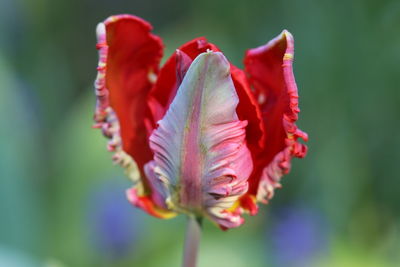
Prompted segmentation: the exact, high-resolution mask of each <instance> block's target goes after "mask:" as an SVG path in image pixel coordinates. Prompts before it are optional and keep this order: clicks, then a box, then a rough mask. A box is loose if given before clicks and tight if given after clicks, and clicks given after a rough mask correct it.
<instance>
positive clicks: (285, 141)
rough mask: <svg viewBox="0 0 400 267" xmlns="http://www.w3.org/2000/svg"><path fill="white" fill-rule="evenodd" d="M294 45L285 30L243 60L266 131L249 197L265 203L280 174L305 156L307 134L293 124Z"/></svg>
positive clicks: (295, 112)
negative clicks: (297, 159) (292, 162)
mask: <svg viewBox="0 0 400 267" xmlns="http://www.w3.org/2000/svg"><path fill="white" fill-rule="evenodd" d="M293 55H294V42H293V37H292V35H291V34H290V33H289V32H288V31H286V30H284V31H283V32H282V33H281V34H280V35H279V36H278V37H276V38H275V39H273V40H272V41H270V42H269V43H268V44H266V45H264V46H260V47H258V48H254V49H250V50H248V51H247V53H246V57H245V60H244V64H245V72H246V73H247V75H248V79H249V81H250V84H251V86H252V88H253V90H254V95H255V97H256V99H257V101H258V103H259V105H260V108H261V112H262V115H263V122H264V127H265V132H266V138H265V144H264V149H263V151H262V153H261V154H259V155H257V160H256V161H255V168H254V171H253V173H252V175H251V178H250V180H249V183H250V189H249V194H250V195H256V196H257V200H258V201H263V202H267V201H268V199H270V198H271V197H272V196H273V191H274V189H275V188H278V187H280V183H279V182H280V179H281V177H282V175H284V174H286V173H288V172H289V170H290V161H291V158H292V157H293V156H295V157H304V156H305V154H306V151H307V147H306V146H305V145H303V144H301V143H299V142H298V139H299V138H301V139H303V140H305V141H307V139H308V137H307V134H306V133H304V132H302V131H301V130H299V129H298V128H297V126H296V124H295V122H296V121H297V119H298V113H299V111H300V110H299V108H298V94H297V86H296V82H295V79H294V75H293V69H292V63H293Z"/></svg>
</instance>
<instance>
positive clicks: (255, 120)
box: [95, 15, 307, 229]
mask: <svg viewBox="0 0 400 267" xmlns="http://www.w3.org/2000/svg"><path fill="white" fill-rule="evenodd" d="M97 36H98V44H97V48H98V49H99V57H100V59H99V66H98V76H97V79H96V82H95V87H96V95H97V107H96V112H95V121H96V125H95V126H96V127H98V128H101V129H102V131H103V134H104V135H105V136H106V137H108V138H109V139H110V141H109V143H108V148H109V150H111V151H114V155H113V159H114V161H115V162H116V163H118V164H120V165H122V166H123V167H124V168H125V169H126V173H127V175H128V177H129V178H130V179H131V180H132V181H133V183H134V185H133V187H132V188H130V189H128V190H127V196H128V199H129V201H130V202H131V203H132V204H134V205H135V206H137V207H140V208H142V209H143V210H145V211H147V212H148V213H150V214H151V215H154V216H156V217H160V218H170V217H173V216H175V215H176V214H177V213H186V214H190V215H194V216H197V217H199V216H201V217H207V218H209V219H210V220H212V221H214V222H216V223H217V224H218V225H220V226H221V227H222V228H224V229H225V228H232V227H237V226H239V225H241V224H242V223H243V221H244V220H243V218H242V213H243V212H248V213H250V214H251V215H254V214H256V213H257V209H258V208H257V204H256V203H257V201H259V202H264V203H266V202H267V201H268V200H269V199H270V198H271V197H272V196H273V193H274V189H275V188H279V187H280V179H281V177H282V176H283V175H284V174H286V173H288V172H289V170H290V161H291V158H292V157H304V156H305V154H306V150H307V147H306V146H305V145H303V144H301V143H299V142H298V139H299V138H302V139H303V140H305V141H306V140H307V134H305V133H304V132H302V131H300V130H299V129H298V128H297V126H296V125H295V122H296V120H297V117H298V113H299V109H298V95H297V87H296V83H295V80H294V76H293V72H292V62H293V51H294V48H293V37H292V35H291V34H290V33H289V32H288V31H286V30H285V31H283V32H282V33H281V34H280V35H279V36H278V37H276V38H275V39H273V40H272V41H270V42H269V43H267V44H266V45H264V46H261V47H258V48H255V49H250V50H248V51H247V53H246V55H245V59H244V65H245V69H244V70H241V69H239V68H237V67H235V66H234V65H232V64H231V63H229V62H228V60H227V59H226V58H225V56H224V55H223V54H222V52H221V51H220V50H219V49H218V47H216V46H215V45H213V44H211V43H209V42H208V41H207V40H206V39H205V38H197V39H194V40H192V41H190V42H188V43H186V44H184V45H182V46H181V47H179V48H178V49H177V50H176V52H175V53H174V54H173V55H172V56H171V57H170V58H169V59H168V60H167V61H166V63H165V64H164V65H163V67H162V68H159V63H160V60H161V57H162V49H163V45H162V41H161V39H160V38H159V37H157V36H155V35H153V34H152V33H151V25H150V24H149V23H147V22H145V21H143V20H142V19H140V18H138V17H135V16H131V15H118V16H112V17H110V18H108V19H107V20H105V21H104V22H103V23H100V24H99V25H98V27H97Z"/></svg>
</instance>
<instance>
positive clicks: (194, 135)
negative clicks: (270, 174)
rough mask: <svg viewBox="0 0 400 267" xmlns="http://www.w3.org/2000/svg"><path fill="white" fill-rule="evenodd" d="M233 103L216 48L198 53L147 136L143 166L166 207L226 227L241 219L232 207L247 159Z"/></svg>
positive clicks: (243, 183)
mask: <svg viewBox="0 0 400 267" xmlns="http://www.w3.org/2000/svg"><path fill="white" fill-rule="evenodd" d="M237 105H238V97H237V94H236V91H235V87H234V85H233V82H232V79H231V75H230V66H229V62H228V61H227V60H226V58H225V57H224V56H223V55H222V53H220V52H212V51H209V52H206V53H202V54H200V55H199V56H198V57H197V58H196V59H195V60H194V61H193V63H192V64H191V66H190V68H189V70H188V71H187V73H186V75H185V77H184V79H183V82H182V84H181V85H180V87H179V89H178V91H177V94H176V97H175V98H174V100H173V101H172V103H171V104H170V106H169V108H168V111H167V113H166V114H165V116H164V117H163V118H162V120H161V121H159V125H158V128H157V129H156V130H155V131H154V132H153V134H152V135H151V137H150V147H151V149H152V150H153V152H154V160H153V161H151V162H149V163H148V164H146V166H145V171H146V173H147V176H148V177H149V179H151V183H152V185H153V186H154V188H156V190H157V191H158V192H160V195H162V196H163V198H164V201H165V203H166V204H165V205H166V206H167V207H168V208H170V209H173V210H175V211H179V212H184V213H191V214H195V215H198V216H203V215H204V216H207V217H209V218H210V219H211V220H213V221H215V222H216V223H218V224H219V225H221V226H222V227H226V228H231V227H236V226H239V225H240V224H241V223H242V222H243V219H242V218H241V216H240V214H238V213H235V212H231V208H232V206H233V205H234V204H235V202H236V201H237V200H238V198H239V197H240V196H242V195H243V194H244V193H245V192H246V191H247V189H248V183H247V179H248V177H249V175H250V173H251V171H252V160H251V155H250V152H249V150H248V148H247V146H246V136H245V127H246V125H247V121H241V120H239V119H238V116H237V114H236V107H237Z"/></svg>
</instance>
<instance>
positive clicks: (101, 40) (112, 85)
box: [94, 15, 172, 218]
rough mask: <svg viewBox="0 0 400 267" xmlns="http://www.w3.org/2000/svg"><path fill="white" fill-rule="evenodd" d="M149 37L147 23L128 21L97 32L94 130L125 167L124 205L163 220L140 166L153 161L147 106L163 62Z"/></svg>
mask: <svg viewBox="0 0 400 267" xmlns="http://www.w3.org/2000/svg"><path fill="white" fill-rule="evenodd" d="M150 31H151V25H150V24H149V23H147V22H145V21H143V20H142V19H140V18H138V17H135V16H131V15H118V16H112V17H109V18H108V19H106V20H105V21H104V23H100V24H99V25H98V26H97V38H98V43H97V49H99V65H98V68H97V69H98V74H97V78H96V82H95V88H96V95H97V105H96V112H95V116H94V119H95V121H96V125H95V127H97V128H101V129H102V131H103V134H104V135H105V136H106V137H108V138H109V139H110V141H109V142H108V148H109V150H111V151H113V152H114V155H113V160H114V162H115V163H117V164H119V165H121V166H122V167H124V168H125V171H126V174H127V175H128V177H129V178H130V179H131V180H132V181H133V182H134V187H133V188H132V189H130V190H129V191H128V192H129V194H128V196H129V197H128V199H129V200H130V201H131V203H132V204H134V205H136V206H139V207H141V208H143V209H144V210H146V211H147V212H149V213H150V214H152V215H154V216H157V217H163V218H164V217H170V216H172V213H169V212H168V211H163V210H162V209H160V208H158V207H156V206H155V205H154V202H155V199H156V198H157V196H156V195H154V194H151V192H150V189H151V187H150V185H149V184H148V182H147V181H146V180H145V177H144V171H143V165H144V163H146V162H148V161H149V160H151V159H152V156H153V154H152V151H151V150H150V147H149V146H148V135H149V134H148V133H147V132H150V131H151V130H152V128H151V125H153V123H152V122H151V120H152V117H151V115H150V112H149V110H148V107H147V106H146V104H145V103H146V99H147V95H148V92H149V90H150V88H151V87H152V85H153V83H154V79H155V75H156V74H157V72H158V64H159V61H160V59H161V57H162V42H161V39H160V38H159V37H157V36H155V35H153V34H151V32H150ZM146 129H147V131H146ZM150 194H151V195H150Z"/></svg>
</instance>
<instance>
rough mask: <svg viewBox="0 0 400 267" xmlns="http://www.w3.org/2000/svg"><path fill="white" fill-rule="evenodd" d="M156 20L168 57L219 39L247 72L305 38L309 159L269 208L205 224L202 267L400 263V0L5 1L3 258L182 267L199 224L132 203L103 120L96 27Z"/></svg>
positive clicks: (303, 103) (0, 151) (301, 78)
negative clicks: (264, 52) (227, 222)
mask: <svg viewBox="0 0 400 267" xmlns="http://www.w3.org/2000/svg"><path fill="white" fill-rule="evenodd" d="M118 13H131V14H136V15H138V16H141V17H143V18H145V19H146V20H148V21H150V22H151V23H152V24H153V25H154V32H155V33H156V34H158V35H160V36H161V37H162V38H163V39H164V43H165V45H166V52H165V55H166V56H169V55H170V54H171V53H172V52H173V51H174V49H175V48H176V47H178V46H179V45H180V44H182V43H184V42H186V41H188V40H190V39H192V38H194V37H198V36H206V37H207V38H208V39H209V40H210V41H212V42H214V43H216V44H217V45H219V46H220V48H221V49H222V50H223V51H224V53H225V55H226V56H227V57H228V58H229V59H230V60H231V61H232V62H233V63H234V64H236V65H238V66H242V57H243V54H244V52H245V50H246V49H248V48H253V47H256V46H259V45H262V44H264V43H266V42H267V41H268V40H270V39H271V38H273V37H274V36H276V35H278V34H279V33H280V32H281V30H282V29H284V28H286V29H288V30H289V31H291V32H292V33H293V35H294V37H295V47H296V56H295V74H296V78H297V83H298V85H299V94H300V107H301V110H302V112H301V114H300V120H299V122H298V125H299V126H300V127H301V128H302V129H304V130H305V131H307V132H308V133H309V135H310V142H309V144H308V145H309V154H308V156H307V158H305V159H302V160H299V159H295V160H294V162H293V169H292V173H291V174H290V175H287V176H286V177H285V178H284V179H283V189H282V190H279V191H278V192H277V194H276V196H275V197H274V199H273V200H272V201H271V203H270V205H269V206H263V207H262V208H261V210H260V212H259V214H258V216H256V217H247V218H246V219H247V221H246V223H245V224H244V225H243V226H242V227H240V228H238V229H233V230H230V231H228V232H222V231H220V230H219V229H217V228H216V227H214V226H213V225H211V223H209V222H206V223H205V225H204V233H203V239H202V243H201V252H200V266H220V267H228V266H229V267H242V266H254V267H264V266H266V267H275V266H277V267H280V266H283V267H292V266H296V267H298V266H300V267H301V266H317V267H319V266H322V267H325V266H327V267H330V266H332V267H342V266H344V267H346V266H351V267H353V266H355V267H357V266H362V267H369V266H371V267H372V266H373V267H375V266H379V267H380V266H400V253H399V252H400V189H399V186H400V180H399V177H400V175H399V171H398V169H399V163H398V162H399V160H400V155H399V151H400V138H399V130H400V93H399V92H400V90H399V89H400V88H399V86H400V68H399V65H400V34H399V29H400V2H399V1H398V0H382V1H377V0H369V1H368V0H364V1H363V0H353V1H328V0H298V1H289V0H283V1H275V0H258V1H250V0H249V1H239V0H237V1H235V0H219V1H215V0H203V1H188V0H186V1H180V0H172V1H163V0H147V1H139V0H131V1H123V0H114V1H110V0H68V1H67V0H64V1H61V0H57V1H56V0H1V1H0V114H1V118H0V122H1V123H0V266H2V267H37V266H45V267H81V266H82V267H91V266H96V267H97V266H99V267H108V266H112V267H114V266H116V267H125V266H126V267H127V266H144V267H169V266H179V265H180V262H181V248H182V243H183V234H184V228H185V218H183V217H178V218H176V219H173V220H168V221H162V220H158V219H155V218H152V217H150V216H147V215H145V214H144V213H143V212H141V211H140V210H137V209H135V208H132V207H131V206H130V205H129V204H128V202H127V201H126V200H125V197H124V190H125V189H126V188H128V187H129V186H130V183H129V181H128V180H127V179H126V178H125V177H124V175H123V171H122V169H120V168H119V167H118V166H113V165H112V163H111V160H110V157H111V154H109V152H107V151H106V149H105V146H106V140H105V139H104V138H103V137H102V136H101V134H100V132H99V131H96V130H93V129H91V125H92V113H93V110H94V104H95V98H94V94H93V86H92V84H93V81H94V78H95V76H96V70H95V68H96V65H97V52H96V50H95V43H96V40H95V26H96V24H97V23H98V22H100V21H102V20H103V19H105V18H106V17H108V16H109V15H112V14H118Z"/></svg>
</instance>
